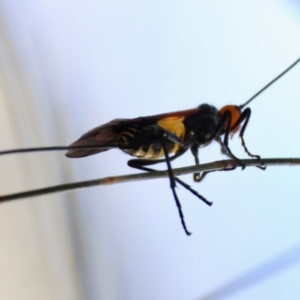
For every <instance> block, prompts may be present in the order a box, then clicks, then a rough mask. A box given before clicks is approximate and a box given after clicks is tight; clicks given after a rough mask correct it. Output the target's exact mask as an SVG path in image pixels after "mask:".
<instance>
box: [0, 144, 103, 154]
mask: <svg viewBox="0 0 300 300" xmlns="http://www.w3.org/2000/svg"><path fill="white" fill-rule="evenodd" d="M107 147H109V146H107ZM95 148H96V149H97V148H103V146H99V145H88V146H52V147H37V148H21V149H11V150H4V151H0V155H6V154H15V153H24V152H42V151H62V150H70V149H74V150H76V149H95Z"/></svg>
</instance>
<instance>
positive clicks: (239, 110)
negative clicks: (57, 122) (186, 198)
mask: <svg viewBox="0 0 300 300" xmlns="http://www.w3.org/2000/svg"><path fill="white" fill-rule="evenodd" d="M299 61H300V58H299V59H297V60H296V61H295V62H294V63H293V64H292V65H290V66H289V67H288V68H287V69H285V70H284V71H283V72H282V73H280V74H279V75H278V76H277V77H276V78H274V79H273V80H272V81H270V82H269V83H268V84H267V85H265V86H264V87H263V88H262V89H260V90H259V91H258V92H257V93H256V94H255V95H253V96H252V97H251V98H250V99H249V100H248V101H246V102H245V103H244V104H242V105H239V106H236V105H226V106H224V107H223V108H221V109H220V110H218V109H217V108H216V107H214V106H212V105H209V104H201V105H199V106H198V107H197V108H195V109H189V110H183V111H177V112H171V113H166V114H159V115H154V116H147V117H138V118H135V119H115V120H112V121H110V122H108V123H106V124H103V125H101V126H99V127H96V128H94V129H92V130H90V131H88V132H87V133H85V134H84V135H82V136H81V137H80V138H79V139H78V140H77V141H75V142H74V143H72V144H71V145H70V146H69V147H42V148H25V149H16V150H7V151H2V152H0V155H3V154H11V153H21V152H35V151H53V150H68V152H67V153H66V156H67V157H69V158H80V157H85V156H90V155H94V154H97V153H101V152H104V151H107V150H110V149H113V148H118V149H120V150H122V151H123V152H125V153H127V154H129V155H131V156H133V157H135V158H134V159H131V160H129V161H128V166H130V167H132V168H135V169H139V170H142V171H146V172H155V171H156V170H155V169H152V168H149V166H151V165H155V164H157V163H166V165H167V170H168V175H169V180H170V187H171V190H172V193H173V197H174V199H175V202H176V206H177V209H178V212H179V216H180V220H181V223H182V226H183V229H184V231H185V233H186V234H187V235H190V234H191V233H190V232H189V231H188V229H187V227H186V224H185V221H184V216H183V212H182V209H181V205H180V202H179V198H178V196H177V193H176V190H175V187H176V183H178V184H180V185H182V186H183V187H184V188H186V189H187V190H188V191H190V192H191V193H193V194H194V195H195V196H197V197H198V198H199V199H201V200H202V201H203V202H204V203H206V204H207V205H212V202H210V201H208V200H207V199H205V198H204V197H203V196H202V195H200V194H199V193H198V192H196V191H195V190H193V189H192V188H191V187H190V186H189V185H187V184H186V183H185V182H183V181H182V180H181V179H179V178H178V177H177V176H175V175H174V174H173V171H172V167H171V161H173V160H175V159H176V158H178V157H180V156H181V155H183V154H184V153H185V152H186V151H187V150H189V149H190V150H191V152H192V155H193V156H194V159H195V164H196V165H199V163H200V161H199V154H198V152H199V148H202V147H205V146H206V145H208V144H210V143H211V142H212V141H217V142H218V143H219V144H220V146H221V151H222V153H223V154H225V155H226V156H228V157H229V158H230V159H233V160H235V161H236V162H237V163H238V164H239V165H240V166H241V167H242V169H244V168H245V165H244V164H243V162H242V161H241V160H240V159H239V158H238V157H236V156H235V155H234V154H233V153H232V151H231V150H230V147H229V143H228V141H229V137H230V136H231V135H233V134H235V133H237V132H239V137H240V138H241V142H242V147H243V148H244V151H245V152H246V154H247V155H248V156H250V157H252V158H254V159H256V160H258V161H260V156H259V155H256V154H252V153H251V152H250V151H249V150H248V148H247V146H246V143H245V140H244V133H245V130H246V127H247V125H248V123H249V120H250V117H251V109H250V108H249V107H246V106H247V105H248V104H249V103H250V102H251V101H253V100H254V99H255V98H256V97H257V96H258V95H259V94H261V93H262V92H263V91H264V90H266V89H267V88H268V87H269V86H270V85H272V84H273V83H274V82H275V81H277V80H278V79H279V78H281V77H282V76H283V75H284V74H286V73H287V72H288V71H289V70H290V69H291V68H293V67H294V66H295V65H296V64H297V63H298V62H299ZM258 167H259V168H260V169H263V170H264V169H265V166H264V165H263V164H261V165H259V166H258ZM207 173H208V172H203V173H202V174H200V172H197V173H194V174H193V178H194V181H196V182H200V181H201V180H202V179H203V178H204V177H205V176H206V175H207ZM1 198H2V199H4V200H5V196H3V197H1Z"/></svg>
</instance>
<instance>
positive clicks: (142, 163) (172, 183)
mask: <svg viewBox="0 0 300 300" xmlns="http://www.w3.org/2000/svg"><path fill="white" fill-rule="evenodd" d="M166 137H167V135H166V134H165V133H164V132H163V133H162V136H161V144H162V148H163V151H164V155H165V160H159V161H151V160H136V159H134V160H130V161H129V162H128V165H129V166H130V167H133V168H137V169H141V170H145V171H148V172H152V170H151V169H148V168H146V167H144V166H145V165H151V164H155V163H158V162H162V161H165V162H166V163H167V168H168V173H169V178H170V187H171V190H172V193H173V196H174V199H175V203H176V206H177V209H178V212H179V216H180V220H181V224H182V226H183V229H184V231H185V233H186V234H187V235H191V233H190V232H189V231H188V229H187V227H186V224H185V221H184V215H183V212H182V209H181V204H180V202H179V199H178V196H177V193H176V191H175V187H176V177H175V176H174V174H173V171H172V167H171V163H170V160H171V159H175V158H176V157H178V156H180V155H182V154H183V153H184V152H185V151H186V149H183V150H182V151H180V152H179V153H177V154H176V155H174V156H173V157H172V158H171V159H170V157H169V154H168V150H167V147H166V144H165V139H166ZM150 170H151V171H150ZM177 182H179V181H178V180H177ZM180 184H181V183H180ZM183 186H184V187H187V185H183Z"/></svg>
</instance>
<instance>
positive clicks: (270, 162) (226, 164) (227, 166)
mask: <svg viewBox="0 0 300 300" xmlns="http://www.w3.org/2000/svg"><path fill="white" fill-rule="evenodd" d="M241 161H242V163H243V164H244V165H245V166H246V167H253V166H261V165H265V166H279V165H281V166H283V165H299V164H300V158H266V159H261V160H260V161H258V160H255V159H244V160H241ZM237 167H241V166H240V164H239V162H237V161H235V160H220V161H215V162H211V163H207V164H201V165H198V166H189V167H184V168H178V169H173V172H174V175H176V176H178V175H184V174H190V173H196V172H208V171H221V170H224V171H226V170H232V169H235V168H237ZM164 177H168V171H155V172H149V173H138V174H130V175H121V176H113V177H105V178H101V179H94V180H88V181H81V182H75V183H66V184H60V185H56V186H51V187H46V188H41V189H36V190H30V191H26V192H21V193H15V194H10V195H4V196H0V202H6V201H10V200H16V199H24V198H29V197H36V196H41V195H47V194H52V193H58V192H63V191H69V190H75V189H80V188H87V187H91V186H97V185H108V184H115V183H121V182H129V181H139V180H146V179H157V178H164Z"/></svg>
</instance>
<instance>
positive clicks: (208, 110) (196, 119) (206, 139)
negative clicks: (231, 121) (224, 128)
mask: <svg viewBox="0 0 300 300" xmlns="http://www.w3.org/2000/svg"><path fill="white" fill-rule="evenodd" d="M220 119H221V115H220V113H219V111H218V110H217V108H216V107H214V106H212V105H209V104H201V105H200V106H198V111H197V113H195V114H193V115H191V116H188V117H186V119H185V120H184V125H185V128H186V141H187V142H189V143H192V144H197V145H198V147H201V146H203V145H206V144H208V143H210V142H211V141H212V140H213V139H214V138H215V137H216V134H217V131H218V128H219V123H220Z"/></svg>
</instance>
